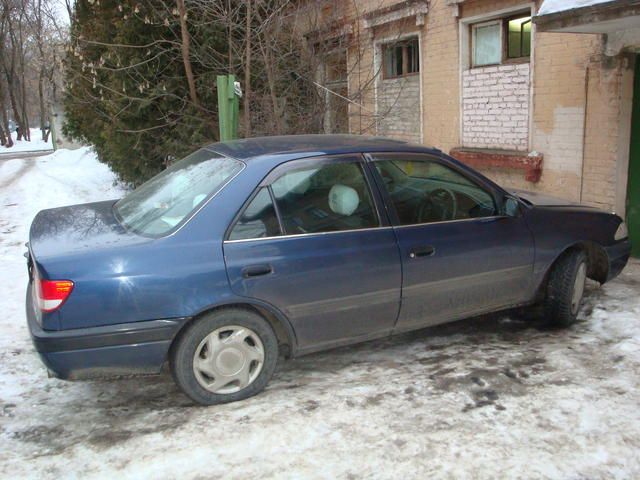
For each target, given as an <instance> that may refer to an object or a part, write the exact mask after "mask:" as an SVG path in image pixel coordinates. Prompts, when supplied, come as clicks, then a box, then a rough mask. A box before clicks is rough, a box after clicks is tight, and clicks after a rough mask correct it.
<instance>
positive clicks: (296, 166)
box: [223, 153, 391, 243]
mask: <svg viewBox="0 0 640 480" xmlns="http://www.w3.org/2000/svg"><path fill="white" fill-rule="evenodd" d="M337 163H357V164H358V165H359V166H360V169H361V171H362V175H363V176H364V180H365V185H366V187H367V188H368V189H369V195H370V196H371V204H372V207H373V210H374V215H375V218H376V220H377V222H378V225H377V226H375V227H366V228H357V229H349V230H336V231H329V232H311V233H287V232H286V230H285V229H284V225H283V222H282V216H281V214H280V208H279V207H278V202H277V201H276V198H275V195H274V193H273V189H272V187H271V185H272V184H273V182H275V181H276V180H278V179H279V178H280V177H282V176H283V175H284V174H286V173H290V172H294V171H296V170H304V169H306V168H309V167H318V166H324V165H333V164H337ZM367 164H368V162H367V161H366V160H365V158H364V157H363V155H362V154H361V153H355V154H341V155H337V156H321V157H309V158H302V159H296V160H290V161H288V162H285V163H282V164H280V165H278V166H277V167H275V168H274V169H273V170H271V171H270V172H269V173H268V174H267V175H266V176H265V177H264V178H263V179H262V181H261V182H260V183H258V185H257V186H256V187H255V188H254V189H253V191H252V192H251V194H250V195H249V197H247V200H245V201H244V203H243V204H242V206H241V207H240V209H239V210H238V212H237V213H236V214H235V215H234V217H233V220H232V221H231V222H230V223H229V225H228V226H227V229H226V230H225V233H224V237H223V242H224V243H226V242H229V243H235V242H255V241H259V240H273V239H280V238H297V237H308V236H312V235H313V236H315V235H335V234H339V233H352V232H363V231H367V230H378V229H382V228H391V223H390V221H389V219H388V217H387V216H386V215H385V214H383V212H384V211H385V203H384V200H383V199H382V196H381V192H380V189H379V188H378V186H377V183H376V181H375V178H374V177H373V175H372V172H371V170H370V168H368V167H369V166H368V165H367ZM263 188H267V189H268V191H269V195H270V197H271V202H272V203H273V207H274V210H275V212H276V216H277V217H278V225H279V227H280V235H276V236H268V237H256V238H243V239H236V240H232V239H230V238H229V237H230V235H231V232H232V230H233V229H234V227H235V226H236V224H237V222H238V221H239V220H240V218H242V215H243V214H244V212H245V210H246V209H247V208H248V207H249V205H251V202H253V200H254V198H255V197H256V196H257V195H258V193H259V192H260V191H261V190H262V189H263Z"/></svg>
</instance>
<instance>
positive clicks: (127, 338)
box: [26, 292, 187, 379]
mask: <svg viewBox="0 0 640 480" xmlns="http://www.w3.org/2000/svg"><path fill="white" fill-rule="evenodd" d="M29 299H30V292H27V302H26V310H27V312H26V313H27V322H28V324H29V331H30V333H31V339H32V340H33V345H34V346H35V348H36V350H37V351H38V354H39V355H40V358H41V359H42V362H43V363H44V364H45V365H46V367H47V369H48V370H49V372H50V373H51V374H53V376H55V377H58V378H63V379H77V378H87V377H101V376H112V375H128V374H136V373H158V372H160V369H161V368H162V365H163V364H164V362H165V360H166V358H167V352H168V351H169V347H170V345H171V342H172V340H173V338H174V337H175V335H176V333H177V332H178V330H180V327H182V325H184V323H185V322H186V321H187V319H186V318H180V319H171V320H151V321H146V322H136V323H124V324H119V325H109V326H102V327H93V328H80V329H73V330H61V331H49V330H43V329H42V328H41V327H40V325H38V322H37V321H36V317H35V313H34V311H33V305H32V302H31V301H29Z"/></svg>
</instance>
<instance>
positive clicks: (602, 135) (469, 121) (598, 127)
mask: <svg viewBox="0 0 640 480" xmlns="http://www.w3.org/2000/svg"><path fill="white" fill-rule="evenodd" d="M398 1H399V0H354V1H350V2H341V1H338V0H333V2H334V3H335V5H336V11H335V18H338V19H345V20H346V19H351V20H349V21H353V20H355V21H354V23H353V32H354V34H353V46H352V47H351V48H350V50H349V71H350V79H349V92H350V98H352V100H353V101H354V102H355V103H354V104H351V105H350V107H349V113H350V127H351V131H352V132H353V133H368V134H371V133H375V128H374V127H375V125H376V124H378V125H379V126H381V127H382V128H381V129H379V130H378V133H380V134H384V135H390V136H396V137H400V138H403V137H402V136H401V135H403V133H402V132H398V131H395V132H394V131H393V127H394V125H393V122H392V121H391V117H388V118H387V119H384V120H382V121H381V122H377V121H376V119H375V116H374V114H373V113H374V110H375V95H374V90H375V89H374V88H373V85H375V84H376V82H378V81H380V80H379V79H376V76H377V73H378V72H377V71H376V69H375V68H374V61H373V57H374V55H373V52H374V51H375V42H376V41H379V40H380V39H381V38H391V37H393V35H394V34H396V35H397V34H403V35H406V34H409V33H415V34H416V35H417V34H418V33H419V34H420V38H421V56H422V58H421V70H422V71H421V72H420V77H419V78H420V80H419V81H421V82H422V83H421V85H422V138H423V141H424V143H425V144H427V145H433V146H435V147H438V148H440V149H442V150H444V151H450V150H451V149H453V148H456V147H461V146H466V147H493V148H496V147H497V148H502V149H518V150H520V151H522V152H523V153H527V150H531V151H533V152H538V153H540V154H542V155H544V161H543V172H542V177H541V178H540V181H539V182H538V183H535V184H534V183H531V182H528V181H527V180H526V179H525V176H524V174H523V172H522V171H518V170H513V169H508V168H495V167H488V168H484V169H483V170H482V171H483V173H485V174H487V175H488V176H489V177H491V178H492V179H493V180H495V181H497V182H498V183H500V184H502V185H505V186H514V187H519V188H525V189H530V190H537V191H542V192H548V193H550V194H554V195H557V196H561V197H565V198H568V199H571V200H577V201H583V202H585V203H590V204H593V205H596V206H599V207H602V208H605V209H610V208H613V207H614V205H616V206H617V210H618V211H621V206H624V198H625V188H626V175H627V164H626V163H624V162H626V161H628V132H626V133H625V132H624V130H625V128H626V129H627V130H628V127H629V123H630V118H629V112H628V110H629V108H628V107H629V103H630V100H631V94H632V93H633V92H632V80H633V78H632V77H633V76H632V74H631V73H632V71H631V70H630V69H631V67H632V64H629V62H625V60H624V58H622V57H621V56H618V57H616V58H615V59H611V58H607V57H605V56H604V55H603V48H604V45H603V38H602V36H600V35H581V34H565V33H535V32H534V36H533V42H534V54H533V56H532V59H531V63H530V64H529V65H526V66H523V67H522V68H530V69H531V71H530V72H529V74H528V77H529V78H530V82H531V84H530V87H529V88H530V89H531V93H532V95H531V96H530V98H529V99H527V101H526V102H525V101H524V98H523V95H519V94H515V95H504V94H500V95H499V96H498V97H497V98H499V99H501V100H502V101H501V102H496V105H501V106H500V107H499V108H498V109H499V110H502V109H507V107H506V106H504V105H502V104H503V103H504V102H505V101H506V99H507V98H510V100H511V101H516V102H517V103H519V104H523V103H527V105H526V107H522V105H520V107H521V108H527V109H528V111H527V112H526V113H523V112H519V113H522V114H523V115H525V116H527V120H526V125H523V124H522V123H519V122H522V121H523V120H522V119H521V117H520V116H517V115H516V114H515V113H514V114H513V115H516V118H517V119H516V120H514V118H513V117H510V115H511V113H513V112H511V113H506V112H503V115H504V116H501V120H497V119H495V118H493V119H491V118H487V119H486V120H485V119H484V116H483V118H482V119H481V118H480V117H479V116H476V113H475V111H476V110H477V108H475V105H477V103H478V102H480V100H477V99H478V98H485V97H482V96H478V97H475V98H476V100H473V101H474V102H476V103H472V98H473V97H471V96H469V92H468V91H467V90H466V87H464V86H462V85H463V84H464V83H465V80H466V79H467V78H466V76H465V74H464V72H461V71H460V68H461V67H460V64H461V60H462V63H464V61H465V59H464V58H462V59H461V58H460V53H461V51H463V50H464V48H461V46H460V43H459V41H460V33H461V32H460V26H461V24H460V23H459V21H460V20H464V19H466V18H470V17H482V16H483V15H491V14H492V13H494V12H496V11H501V10H504V9H506V8H511V7H516V6H517V7H519V6H522V5H525V4H526V2H523V1H522V0H465V1H463V2H459V3H458V4H457V5H454V3H455V2H448V1H446V0H442V1H439V0H438V1H433V0H432V1H431V2H430V6H429V13H428V14H427V15H426V17H425V18H424V21H425V24H424V25H423V26H417V25H416V22H415V20H414V19H408V20H407V21H406V22H404V23H403V22H394V23H391V24H389V25H388V26H386V27H385V28H376V29H375V30H373V29H366V28H364V25H363V22H362V21H358V20H357V18H358V15H363V14H365V13H366V12H369V11H371V10H374V9H377V8H380V7H382V6H385V5H389V4H392V3H397V2H398ZM541 3H542V0H535V4H536V5H537V6H538V7H539V6H540V4H541ZM490 68H491V67H489V69H490ZM481 70H483V69H481ZM630 72H631V73H630ZM477 73H480V71H477V72H476V71H475V70H472V71H470V72H468V75H471V74H474V75H475V74H477ZM484 73H487V72H484ZM494 73H496V74H497V71H496V72H494ZM505 73H506V72H505ZM489 75H490V76H491V73H489ZM523 76H524V73H523ZM461 77H462V79H461ZM461 80H462V81H461ZM478 80H479V79H477V78H476V79H475V80H474V81H478ZM483 80H491V79H490V78H484V79H483ZM470 83H471V81H470V79H469V84H470ZM363 86H364V87H363ZM476 86H480V85H476ZM484 86H485V85H482V87H484ZM461 87H462V88H463V89H464V90H465V92H461V91H460V88H461ZM487 87H490V85H487ZM476 93H477V92H476ZM478 95H479V93H478ZM513 97H515V98H516V99H517V100H523V101H522V102H519V101H517V100H514V98H513ZM487 98H488V96H487ZM486 104H489V102H487V103H486ZM486 104H485V105H486ZM358 105H362V108H360V107H359V106H358ZM471 105H474V106H473V107H472V106H471ZM400 107H401V111H402V109H404V110H406V107H407V106H406V105H403V104H402V102H401V105H400ZM521 108H520V109H521ZM509 110H513V109H511V108H509ZM487 111H488V112H489V113H488V114H487V115H488V117H490V116H491V115H492V114H491V110H487V109H486V108H485V109H484V112H485V113H486V112H487ZM419 112H420V108H419V105H418V101H417V100H416V105H415V106H414V107H413V109H412V111H411V115H412V117H411V118H415V117H414V115H416V114H418V115H419ZM471 112H474V113H471ZM392 115H393V114H392ZM461 115H465V117H463V118H460V117H461ZM396 117H399V119H400V120H402V118H405V117H406V116H405V115H396ZM504 118H507V120H504ZM485 121H487V122H489V121H492V122H494V124H493V125H483V124H482V123H481V122H485ZM514 121H515V122H516V125H515V126H514V125H513V123H510V124H509V126H508V128H514V129H516V128H517V129H525V128H526V129H529V130H527V131H526V132H525V131H524V130H519V131H513V132H512V131H505V130H501V134H500V138H499V139H497V142H484V144H483V143H482V141H481V140H482V137H487V135H488V134H491V133H492V132H491V131H480V130H479V131H477V132H474V131H473V130H471V128H475V129H479V128H483V127H488V126H492V127H496V128H500V129H503V128H505V127H504V125H503V123H505V122H507V123H509V122H514ZM498 123H500V125H498ZM419 124H420V122H418V121H415V123H411V124H410V125H406V126H407V130H406V131H405V133H406V137H404V138H407V139H410V140H412V141H415V139H416V138H418V139H419V136H418V135H416V131H415V128H416V127H418V125H419ZM395 126H400V123H398V122H396V123H395ZM467 133H469V134H470V135H467ZM473 133H482V135H476V136H475V137H474V136H473V135H472V134H473ZM463 135H464V137H463ZM508 136H510V137H508ZM495 138H497V137H495ZM524 138H527V143H526V144H525V143H524ZM525 145H528V146H529V149H527V148H526V147H525Z"/></svg>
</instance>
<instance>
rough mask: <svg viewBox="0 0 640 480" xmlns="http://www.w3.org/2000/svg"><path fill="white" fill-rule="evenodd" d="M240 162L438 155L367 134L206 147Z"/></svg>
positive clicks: (287, 137)
mask: <svg viewBox="0 0 640 480" xmlns="http://www.w3.org/2000/svg"><path fill="white" fill-rule="evenodd" d="M206 148H207V149H210V150H213V151H215V152H217V153H221V154H223V155H226V156H229V157H233V158H237V159H239V160H243V161H246V160H251V159H254V158H258V157H260V158H264V157H270V158H271V159H272V160H273V161H275V162H276V163H279V162H278V159H280V160H281V161H286V160H290V159H292V158H306V157H313V156H320V155H339V154H348V153H360V152H363V153H364V152H391V151H393V152H421V153H439V152H440V151H439V150H437V149H435V148H429V147H425V146H423V145H415V144H411V143H409V142H405V141H402V140H395V139H390V138H382V137H368V136H364V135H283V136H273V137H255V138H245V139H241V140H231V141H228V142H220V143H213V144H211V145H209V146H207V147H206Z"/></svg>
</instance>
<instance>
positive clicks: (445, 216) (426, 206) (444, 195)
mask: <svg viewBox="0 0 640 480" xmlns="http://www.w3.org/2000/svg"><path fill="white" fill-rule="evenodd" d="M457 213H458V201H457V200H456V196H455V194H454V193H453V192H452V191H451V190H449V189H448V188H444V187H438V188H436V189H435V190H431V191H430V192H429V193H428V194H427V195H426V198H425V199H424V201H423V202H422V203H421V204H420V208H419V209H418V218H417V219H416V220H417V221H418V223H427V222H439V221H444V220H453V219H454V218H456V214H457Z"/></svg>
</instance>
